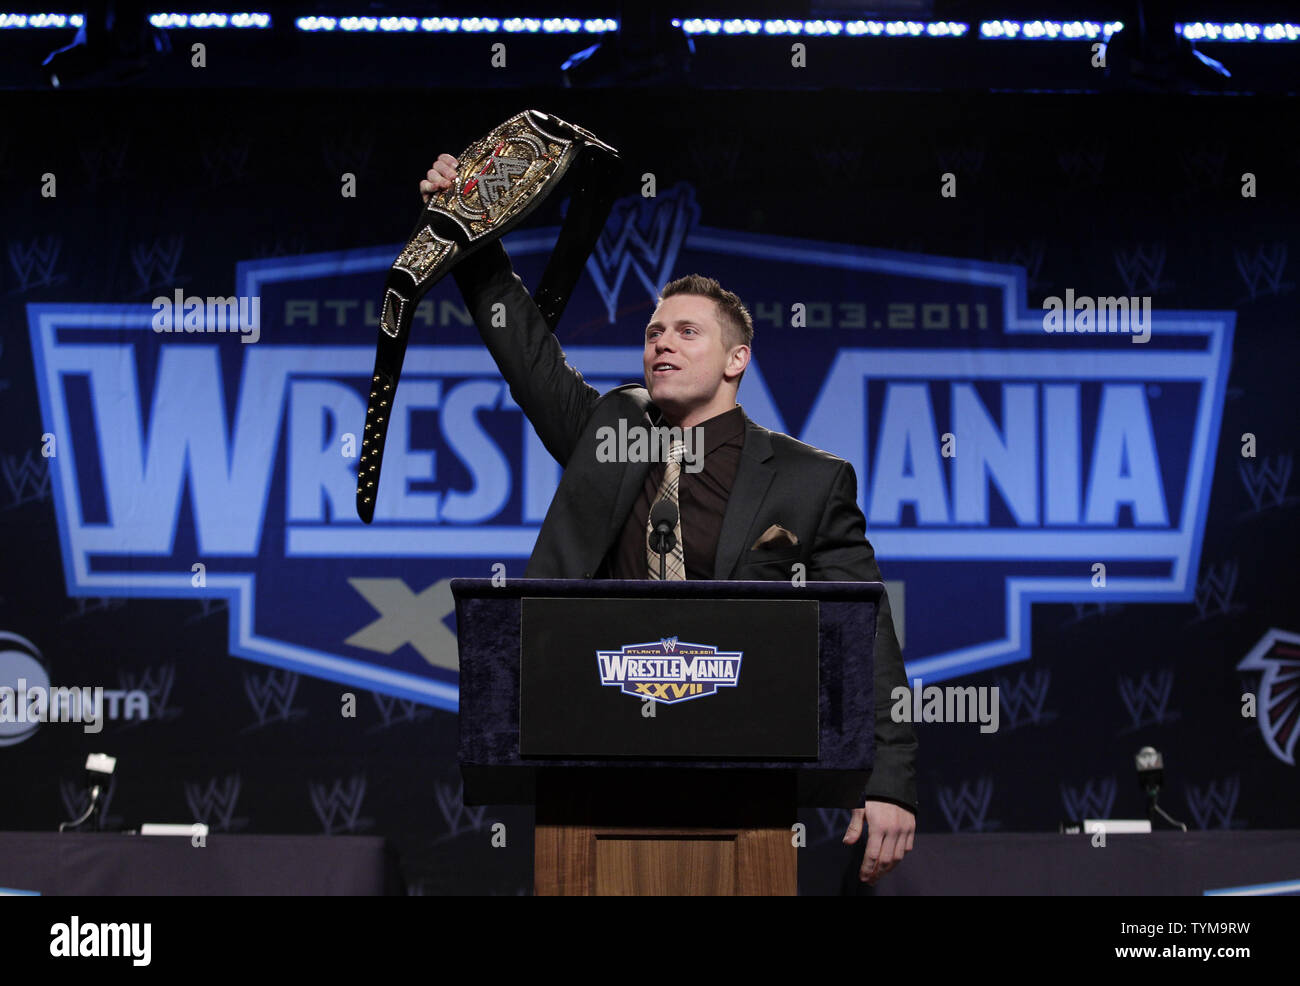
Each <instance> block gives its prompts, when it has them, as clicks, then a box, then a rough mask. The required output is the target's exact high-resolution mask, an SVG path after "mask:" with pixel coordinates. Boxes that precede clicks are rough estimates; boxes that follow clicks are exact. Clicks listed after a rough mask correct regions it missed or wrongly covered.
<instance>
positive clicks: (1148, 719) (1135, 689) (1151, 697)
mask: <svg viewBox="0 0 1300 986" xmlns="http://www.w3.org/2000/svg"><path fill="white" fill-rule="evenodd" d="M1117 681H1118V684H1119V697H1120V698H1121V699H1123V701H1124V707H1125V708H1126V709H1128V714H1129V718H1130V719H1132V721H1133V725H1132V726H1130V727H1129V728H1128V729H1121V730H1120V735H1123V734H1124V733H1131V732H1133V731H1134V730H1136V729H1141V728H1142V727H1143V726H1152V725H1164V724H1165V723H1170V722H1173V721H1174V720H1175V719H1177V718H1178V713H1177V712H1173V711H1169V710H1168V708H1167V706H1168V705H1169V696H1170V694H1171V693H1172V692H1173V688H1174V673H1173V672H1172V671H1157V672H1155V673H1154V674H1152V673H1150V672H1147V671H1143V672H1142V677H1141V678H1139V679H1138V680H1137V681H1134V680H1133V679H1132V678H1129V677H1126V676H1125V675H1120V676H1119V678H1118V679H1117Z"/></svg>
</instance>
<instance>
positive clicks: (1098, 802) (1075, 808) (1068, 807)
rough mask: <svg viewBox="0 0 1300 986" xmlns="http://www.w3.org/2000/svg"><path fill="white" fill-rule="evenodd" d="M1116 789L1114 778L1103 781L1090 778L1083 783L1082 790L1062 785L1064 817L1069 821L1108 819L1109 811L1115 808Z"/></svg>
mask: <svg viewBox="0 0 1300 986" xmlns="http://www.w3.org/2000/svg"><path fill="white" fill-rule="evenodd" d="M1094 780H1095V784H1096V786H1095V787H1094ZM1116 787H1117V785H1116V783H1115V778H1114V777H1107V778H1105V779H1104V780H1100V779H1095V778H1091V777H1090V778H1088V780H1087V781H1086V782H1085V783H1084V785H1083V789H1082V790H1080V789H1079V788H1077V787H1067V786H1066V785H1064V784H1062V785H1061V804H1062V805H1063V806H1064V807H1065V817H1066V818H1067V819H1069V820H1070V821H1082V820H1083V819H1085V818H1110V812H1111V809H1112V808H1114V807H1115V790H1116Z"/></svg>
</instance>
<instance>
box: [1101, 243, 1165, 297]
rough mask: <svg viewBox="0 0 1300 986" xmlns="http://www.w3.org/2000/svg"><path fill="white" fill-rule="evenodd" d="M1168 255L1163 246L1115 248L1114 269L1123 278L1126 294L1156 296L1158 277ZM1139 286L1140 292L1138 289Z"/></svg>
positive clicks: (1156, 244) (1139, 245)
mask: <svg viewBox="0 0 1300 986" xmlns="http://www.w3.org/2000/svg"><path fill="white" fill-rule="evenodd" d="M1167 253H1168V250H1167V248H1166V247H1165V244H1163V243H1152V244H1149V245H1143V244H1141V243H1139V244H1136V245H1134V246H1133V247H1132V249H1129V250H1124V249H1120V248H1116V249H1115V251H1114V254H1113V255H1114V258H1115V267H1116V268H1117V269H1118V270H1119V276H1120V277H1121V278H1123V280H1124V284H1125V286H1126V287H1127V288H1128V293H1129V294H1131V295H1148V294H1157V293H1159V290H1160V275H1161V273H1162V272H1163V271H1164V269H1165V258H1166V254H1167ZM1139 284H1140V285H1141V290H1139V289H1138V286H1139Z"/></svg>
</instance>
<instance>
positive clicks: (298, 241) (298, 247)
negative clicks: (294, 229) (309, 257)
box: [253, 233, 311, 260]
mask: <svg viewBox="0 0 1300 986" xmlns="http://www.w3.org/2000/svg"><path fill="white" fill-rule="evenodd" d="M310 252H311V248H310V246H309V245H308V240H307V237H305V236H303V235H301V234H298V233H295V234H294V235H292V236H290V237H288V238H287V239H283V240H282V239H280V238H279V237H276V238H275V240H273V241H272V242H270V243H268V242H266V241H263V242H261V243H259V244H258V245H257V246H256V247H255V248H254V249H253V256H254V257H255V258H257V259H259V260H261V259H264V258H266V257H285V256H296V255H297V254H300V253H310Z"/></svg>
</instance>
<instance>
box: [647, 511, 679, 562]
mask: <svg viewBox="0 0 1300 986" xmlns="http://www.w3.org/2000/svg"><path fill="white" fill-rule="evenodd" d="M677 517H678V513H677V504H675V503H673V502H672V501H671V500H669V499H667V498H665V499H663V500H660V501H659V502H658V503H656V504H655V505H654V506H653V507H652V508H651V509H650V526H651V527H652V528H654V529H653V530H652V531H651V532H650V547H651V548H652V549H653V550H655V551H657V552H659V580H660V581H663V580H664V579H665V578H666V577H667V567H668V562H667V555H668V552H670V551H672V550H673V549H674V548H675V547H677V535H676V534H674V533H673V529H674V528H675V527H676V526H677Z"/></svg>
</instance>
